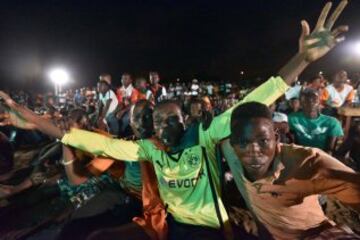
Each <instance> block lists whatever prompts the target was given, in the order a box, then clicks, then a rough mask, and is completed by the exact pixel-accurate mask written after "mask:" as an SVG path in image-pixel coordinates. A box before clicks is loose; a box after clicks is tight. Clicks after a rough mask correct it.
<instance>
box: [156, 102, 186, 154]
mask: <svg viewBox="0 0 360 240" xmlns="http://www.w3.org/2000/svg"><path fill="white" fill-rule="evenodd" d="M153 120H154V130H155V135H156V137H157V138H158V139H160V140H161V141H162V143H163V144H164V145H165V146H168V147H174V146H176V145H178V144H179V142H180V140H181V138H182V136H183V134H184V130H185V124H184V119H183V116H182V112H181V109H180V108H179V106H177V105H176V104H172V103H169V104H166V105H163V106H162V107H160V108H158V109H156V111H154V114H153Z"/></svg>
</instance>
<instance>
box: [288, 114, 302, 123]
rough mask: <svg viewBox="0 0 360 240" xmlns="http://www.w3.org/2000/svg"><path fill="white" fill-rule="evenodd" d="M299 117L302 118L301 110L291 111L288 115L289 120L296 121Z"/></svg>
mask: <svg viewBox="0 0 360 240" xmlns="http://www.w3.org/2000/svg"><path fill="white" fill-rule="evenodd" d="M299 118H303V114H302V113H301V112H293V113H290V114H289V115H288V119H289V122H292V121H296V120H298V119H299Z"/></svg>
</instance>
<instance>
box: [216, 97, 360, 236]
mask: <svg viewBox="0 0 360 240" xmlns="http://www.w3.org/2000/svg"><path fill="white" fill-rule="evenodd" d="M222 148H223V152H224V155H225V158H226V160H227V162H228V163H229V166H230V169H231V171H232V173H233V176H234V180H235V182H236V185H237V187H238V189H239V191H240V192H241V194H242V196H243V198H244V200H245V202H246V204H247V206H248V208H249V209H250V210H251V212H252V213H253V215H254V217H255V219H256V222H257V225H258V229H259V237H260V238H261V239H325V238H329V237H334V236H336V237H335V238H331V239H360V237H358V236H356V235H355V234H352V233H347V232H345V231H344V230H342V229H340V228H339V227H337V226H336V225H335V224H334V223H333V222H331V221H330V220H329V219H328V218H327V217H326V216H325V214H324V213H323V211H322V209H321V206H320V204H319V201H318V196H319V195H320V194H321V195H326V196H328V197H329V198H335V199H337V200H339V201H340V202H342V203H343V204H344V205H347V206H349V207H352V208H354V209H355V210H357V211H359V210H360V174H358V173H355V172H354V171H353V170H352V169H350V168H349V167H347V166H345V165H344V164H342V163H341V162H340V161H338V160H337V159H335V158H333V157H331V156H330V155H328V154H326V153H325V152H323V151H321V150H320V149H315V148H306V147H300V146H295V145H286V144H281V143H279V140H278V136H277V134H276V133H275V131H274V127H273V123H272V118H271V112H270V110H269V109H268V108H267V107H266V106H265V105H263V104H260V103H255V102H250V103H245V104H243V105H240V106H239V107H238V108H237V109H235V110H234V112H233V114H232V118H231V136H230V140H227V142H225V143H224V144H223V146H222Z"/></svg>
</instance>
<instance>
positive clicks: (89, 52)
mask: <svg viewBox="0 0 360 240" xmlns="http://www.w3.org/2000/svg"><path fill="white" fill-rule="evenodd" d="M338 2H339V1H335V3H338ZM0 3H1V5H0V87H1V88H4V87H6V86H8V85H9V84H12V85H15V86H17V87H20V86H21V85H22V84H25V83H27V84H28V85H29V83H30V84H31V86H32V87H34V86H35V87H40V86H49V84H48V83H46V81H45V79H44V78H45V77H44V76H46V74H45V73H46V71H47V70H48V69H49V68H50V67H52V66H57V65H62V66H64V67H66V68H68V69H69V70H70V71H71V74H72V78H73V81H74V82H76V84H75V86H79V85H83V84H86V83H91V84H92V83H94V82H96V80H97V76H98V74H99V73H101V72H110V73H111V74H112V75H113V76H114V78H115V80H116V81H115V82H119V78H120V76H121V73H122V72H124V71H127V72H131V73H134V74H135V75H145V76H146V72H147V71H149V70H151V69H154V70H158V71H159V72H160V73H161V75H162V77H163V78H164V79H174V78H176V77H179V78H181V79H184V80H188V79H190V78H192V77H199V79H230V80H237V79H239V73H240V71H242V70H244V71H245V73H246V76H247V78H252V77H256V76H262V77H266V76H268V75H270V74H273V73H275V72H276V71H277V70H278V69H279V67H281V65H282V64H284V63H285V62H286V61H287V60H288V59H289V57H291V55H293V54H294V53H295V52H296V51H297V38H298V35H299V33H300V20H301V19H302V18H304V19H307V20H309V21H310V23H313V24H314V21H315V20H316V18H317V16H318V14H319V13H320V10H321V8H322V6H323V4H324V3H325V1H323V0H313V1H310V0H286V1H285V0H271V1H270V0H251V1H250V0H248V1H240V0H238V1H210V0H207V1H205V0H203V1H175V0H172V1H171V0H163V1H145V0H143V1H141V0H131V1H120V0H118V1H92V0H87V1H75V0H74V1H64V0H47V1H31V0H23V1H17V0H12V1H1V2H0ZM340 23H342V24H344V23H346V24H349V25H350V29H351V32H350V34H348V35H347V38H348V41H347V43H345V44H343V45H342V46H340V47H338V48H337V49H336V50H335V51H333V52H332V53H331V54H330V55H329V56H328V57H327V58H326V59H324V60H321V61H320V62H318V63H316V64H315V65H313V66H312V68H310V69H309V70H308V71H307V72H306V73H307V74H308V75H311V74H313V73H314V72H315V71H319V69H321V70H323V71H327V72H331V71H335V70H337V69H339V68H346V69H348V70H354V69H355V67H356V64H354V62H353V61H352V60H351V58H349V54H348V51H347V45H349V44H350V43H351V42H353V41H355V40H360V0H352V1H351V2H350V4H349V6H348V7H347V9H346V10H345V12H344V13H343V15H342V17H341V18H340V19H339V21H338V23H337V24H340ZM357 67H358V69H359V68H360V63H359V64H358V65H357ZM5 85H6V86H5ZM28 85H24V86H28Z"/></svg>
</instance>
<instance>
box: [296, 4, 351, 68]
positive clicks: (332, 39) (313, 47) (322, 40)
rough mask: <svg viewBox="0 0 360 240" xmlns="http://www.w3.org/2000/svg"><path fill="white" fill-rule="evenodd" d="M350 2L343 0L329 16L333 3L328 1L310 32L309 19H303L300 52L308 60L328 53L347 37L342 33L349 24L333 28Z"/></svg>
mask: <svg viewBox="0 0 360 240" xmlns="http://www.w3.org/2000/svg"><path fill="white" fill-rule="evenodd" d="M347 4H348V1H347V0H342V1H341V2H340V4H339V5H338V7H337V8H336V9H335V11H334V12H333V14H332V15H331V16H330V18H328V14H329V12H330V9H331V7H332V3H331V2H328V3H327V4H326V5H325V7H324V8H323V10H322V12H321V14H320V16H319V19H318V21H317V24H316V26H315V28H314V30H313V31H312V32H311V33H310V26H309V24H308V22H307V21H305V20H303V21H301V26H302V33H301V36H300V39H299V52H300V53H302V54H304V55H305V59H306V61H308V62H313V61H316V60H318V59H319V58H321V57H322V56H324V55H325V54H327V53H328V52H329V51H330V50H331V49H332V48H334V47H335V46H336V44H338V43H339V42H342V41H343V40H344V39H345V38H344V37H343V36H341V34H342V33H345V32H347V31H348V26H346V25H342V26H339V27H337V28H335V29H334V30H332V28H333V26H334V24H335V22H336V20H337V19H338V18H339V16H340V15H341V13H342V11H343V10H344V8H345V7H346V5H347Z"/></svg>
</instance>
